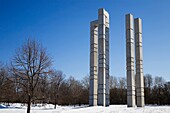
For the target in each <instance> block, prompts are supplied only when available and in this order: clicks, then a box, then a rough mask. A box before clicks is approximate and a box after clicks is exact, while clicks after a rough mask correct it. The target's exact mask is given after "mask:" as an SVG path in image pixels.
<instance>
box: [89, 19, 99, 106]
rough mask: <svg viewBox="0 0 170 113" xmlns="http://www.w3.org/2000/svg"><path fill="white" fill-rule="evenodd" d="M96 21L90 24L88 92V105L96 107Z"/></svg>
mask: <svg viewBox="0 0 170 113" xmlns="http://www.w3.org/2000/svg"><path fill="white" fill-rule="evenodd" d="M97 69H98V20H95V21H92V22H91V23H90V92H89V105H90V106H97V87H98V81H97V78H98V77H97V76H98V73H97Z"/></svg>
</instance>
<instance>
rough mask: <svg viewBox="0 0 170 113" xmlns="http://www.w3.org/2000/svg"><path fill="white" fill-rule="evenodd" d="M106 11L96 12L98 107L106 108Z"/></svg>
mask: <svg viewBox="0 0 170 113" xmlns="http://www.w3.org/2000/svg"><path fill="white" fill-rule="evenodd" d="M105 31H106V11H105V10H104V9H103V8H101V9H99V10H98V38H99V39H98V44H99V46H98V57H99V58H98V63H99V64H98V105H99V106H100V105H101V106H106V32H105Z"/></svg>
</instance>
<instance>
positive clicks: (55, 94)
mask: <svg viewBox="0 0 170 113" xmlns="http://www.w3.org/2000/svg"><path fill="white" fill-rule="evenodd" d="M64 77H65V75H64V74H63V72H62V71H56V70H54V71H53V72H52V74H51V76H50V82H51V100H52V102H53V103H54V105H55V106H54V108H55V109H56V105H57V104H58V100H59V91H60V86H61V84H62V82H63V80H64Z"/></svg>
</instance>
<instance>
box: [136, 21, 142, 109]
mask: <svg viewBox="0 0 170 113" xmlns="http://www.w3.org/2000/svg"><path fill="white" fill-rule="evenodd" d="M134 21H135V58H136V96H137V106H138V107H144V76H143V58H142V57H143V54H142V20H141V19H140V18H136V19H135V20H134Z"/></svg>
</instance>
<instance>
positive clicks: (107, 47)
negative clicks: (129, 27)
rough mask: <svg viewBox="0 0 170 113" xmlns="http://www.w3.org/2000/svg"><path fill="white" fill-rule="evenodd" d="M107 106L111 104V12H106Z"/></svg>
mask: <svg viewBox="0 0 170 113" xmlns="http://www.w3.org/2000/svg"><path fill="white" fill-rule="evenodd" d="M105 15H106V31H105V33H106V106H109V105H110V84H109V78H110V76H109V14H108V12H106V14H105Z"/></svg>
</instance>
